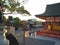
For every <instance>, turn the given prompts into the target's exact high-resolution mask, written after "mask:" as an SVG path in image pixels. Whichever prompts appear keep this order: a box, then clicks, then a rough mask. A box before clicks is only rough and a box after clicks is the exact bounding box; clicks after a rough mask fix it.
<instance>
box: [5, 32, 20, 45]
mask: <svg viewBox="0 0 60 45" xmlns="http://www.w3.org/2000/svg"><path fill="white" fill-rule="evenodd" d="M5 35H6V39H8V40H9V45H19V43H18V41H17V40H16V38H15V37H14V36H13V35H12V33H10V32H7V33H6V34H5Z"/></svg>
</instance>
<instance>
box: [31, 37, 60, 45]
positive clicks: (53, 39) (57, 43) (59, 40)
mask: <svg viewBox="0 0 60 45" xmlns="http://www.w3.org/2000/svg"><path fill="white" fill-rule="evenodd" d="M30 38H34V39H39V40H40V39H41V40H49V41H53V42H55V45H60V39H57V38H52V37H46V36H35V37H30Z"/></svg>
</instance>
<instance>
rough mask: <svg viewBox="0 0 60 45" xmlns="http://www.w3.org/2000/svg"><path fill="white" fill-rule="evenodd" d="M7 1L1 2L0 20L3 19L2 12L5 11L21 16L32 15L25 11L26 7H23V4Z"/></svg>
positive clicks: (12, 0)
mask: <svg viewBox="0 0 60 45" xmlns="http://www.w3.org/2000/svg"><path fill="white" fill-rule="evenodd" d="M6 1H7V0H0V7H1V9H2V7H3V9H2V10H1V9H0V12H1V13H0V18H1V19H2V12H3V11H6V10H7V11H10V13H13V12H14V11H16V12H18V13H20V14H24V15H25V14H28V15H30V13H29V12H28V11H27V10H25V9H24V6H21V4H20V3H19V2H18V1H16V0H8V2H6Z"/></svg>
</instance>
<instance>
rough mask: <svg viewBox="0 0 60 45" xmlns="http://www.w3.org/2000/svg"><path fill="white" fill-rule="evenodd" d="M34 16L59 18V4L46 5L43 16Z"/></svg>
mask: <svg viewBox="0 0 60 45" xmlns="http://www.w3.org/2000/svg"><path fill="white" fill-rule="evenodd" d="M35 16H45V17H51V16H52V17H59V16H60V3H56V4H50V5H47V7H46V11H45V12H44V13H43V14H38V15H35Z"/></svg>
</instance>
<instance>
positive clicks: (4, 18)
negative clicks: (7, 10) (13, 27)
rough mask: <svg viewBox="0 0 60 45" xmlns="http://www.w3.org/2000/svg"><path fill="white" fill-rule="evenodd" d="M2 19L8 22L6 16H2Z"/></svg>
mask: <svg viewBox="0 0 60 45" xmlns="http://www.w3.org/2000/svg"><path fill="white" fill-rule="evenodd" d="M2 21H3V22H4V24H5V23H6V22H7V19H6V17H5V16H2Z"/></svg>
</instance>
